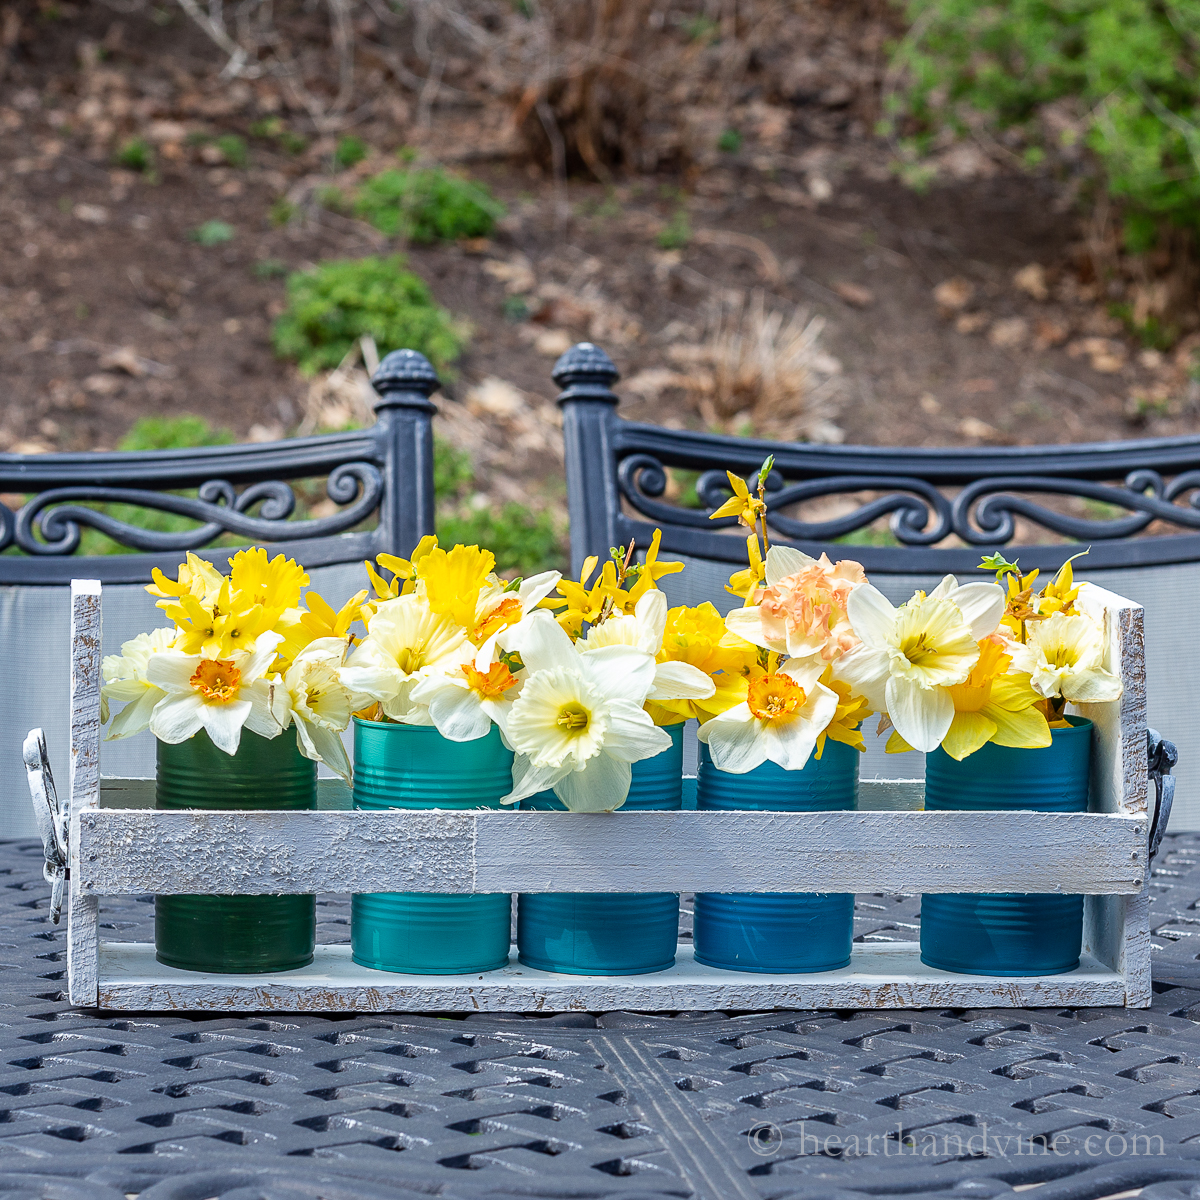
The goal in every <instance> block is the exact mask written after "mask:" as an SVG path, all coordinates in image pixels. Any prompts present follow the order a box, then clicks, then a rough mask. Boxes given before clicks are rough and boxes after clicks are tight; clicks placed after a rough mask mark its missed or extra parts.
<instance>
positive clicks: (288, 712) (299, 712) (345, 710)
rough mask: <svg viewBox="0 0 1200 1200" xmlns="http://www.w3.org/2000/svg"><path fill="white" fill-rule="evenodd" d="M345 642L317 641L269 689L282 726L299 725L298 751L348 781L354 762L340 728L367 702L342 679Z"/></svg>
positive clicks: (328, 638)
mask: <svg viewBox="0 0 1200 1200" xmlns="http://www.w3.org/2000/svg"><path fill="white" fill-rule="evenodd" d="M345 649H346V643H345V642H344V641H343V640H342V639H341V638H338V637H327V638H317V639H316V640H314V641H312V642H309V644H308V645H307V646H305V647H304V649H303V650H301V651H300V653H299V654H298V655H296V658H295V660H294V661H293V663H292V665H291V666H290V667H289V668H288V671H287V674H286V675H284V676H283V678H282V679H279V678H278V677H276V679H275V680H273V681H272V682H271V683H270V684H269V685H268V691H269V700H270V707H271V712H272V715H273V716H274V717H275V720H276V721H278V722H279V725H280V728H282V729H286V728H287V727H288V726H289V725H291V724H294V725H295V726H296V738H297V742H298V744H299V746H300V753H301V754H303V755H304V757H305V758H311V759H312V760H313V761H314V762H323V763H326V764H327V765H328V766H329V767H330V768H331V769H332V770H334V771H336V772H337V774H339V775H340V776H341V777H342V778H343V779H344V780H345V781H346V782H347V783H349V782H350V780H351V770H350V760H349V758H348V757H347V756H346V747H345V746H344V745H343V744H342V737H341V735H342V730H344V729H345V728H346V726H347V725H349V724H350V715H351V713H353V712H354V711H355V710H356V709H358V708H362V707H363V706H364V705H365V704H366V703H367V702H368V698H366V697H362V696H357V695H355V693H353V692H352V691H351V690H350V689H349V688H348V687H347V686H346V685H345V684H344V683H343V682H342V680H341V678H340V670H341V666H342V656H343V654H344V653H345Z"/></svg>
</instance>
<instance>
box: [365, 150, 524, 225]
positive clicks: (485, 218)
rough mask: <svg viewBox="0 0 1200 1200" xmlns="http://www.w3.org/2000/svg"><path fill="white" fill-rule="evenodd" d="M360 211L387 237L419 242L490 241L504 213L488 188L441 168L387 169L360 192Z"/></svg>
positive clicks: (366, 184) (502, 207)
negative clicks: (475, 238) (462, 239)
mask: <svg viewBox="0 0 1200 1200" xmlns="http://www.w3.org/2000/svg"><path fill="white" fill-rule="evenodd" d="M354 210H355V212H357V213H358V215H359V216H360V217H364V218H365V219H366V220H368V221H370V223H371V224H372V225H374V226H375V228H376V229H378V230H379V231H380V232H381V233H386V234H387V235H388V236H389V237H402V238H405V239H406V240H408V241H411V242H417V243H427V242H435V241H438V240H440V239H444V240H453V239H454V238H468V237H487V236H488V235H489V234H490V233H491V232H492V230H493V229H494V228H495V226H496V221H497V220H499V218H500V217H502V216H503V215H504V206H503V205H502V204H501V203H500V202H499V201H498V200H497V199H495V197H493V195H492V193H491V192H490V191H489V190H488V189H487V188H486V187H484V186H483V185H482V184H478V183H472V182H471V181H470V180H468V179H460V178H459V177H458V176H457V175H448V174H447V173H446V172H445V171H443V170H442V169H441V168H440V167H438V168H431V169H423V170H409V171H402V170H393V171H383V172H381V173H380V174H378V175H376V176H374V177H373V178H371V179H368V180H367V181H366V183H364V184H363V186H362V187H361V188H360V189H359V192H358V196H357V198H356V200H355V203H354Z"/></svg>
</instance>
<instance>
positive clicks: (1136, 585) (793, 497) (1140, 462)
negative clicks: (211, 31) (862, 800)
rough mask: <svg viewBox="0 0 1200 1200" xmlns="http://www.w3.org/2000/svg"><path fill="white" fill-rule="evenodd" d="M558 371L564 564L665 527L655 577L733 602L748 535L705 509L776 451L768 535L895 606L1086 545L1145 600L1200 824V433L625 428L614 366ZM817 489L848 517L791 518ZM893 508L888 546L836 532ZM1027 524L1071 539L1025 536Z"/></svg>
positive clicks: (1116, 580)
mask: <svg viewBox="0 0 1200 1200" xmlns="http://www.w3.org/2000/svg"><path fill="white" fill-rule="evenodd" d="M553 377H554V380H555V382H556V383H557V384H558V385H559V387H560V388H562V392H561V394H560V395H559V397H558V402H559V404H560V405H561V406H562V412H563V437H564V441H565V457H566V471H567V490H568V498H569V504H570V516H571V561H572V569H573V570H574V571H575V572H578V570H579V568H580V566H581V564H582V563H583V560H584V558H586V557H587V556H588V555H590V554H596V555H599V556H600V557H601V559H603V558H605V557H607V555H608V552H609V548H610V547H612V546H617V545H627V544H628V543H629V540H630V539H631V538H633V539H635V540H636V542H637V544H638V546H640V547H642V548H643V549H644V548H645V547H646V546H647V545H648V544H649V541H650V537H651V535H652V534H653V531H654V529H655V528H656V527H657V528H661V529H662V531H663V537H662V553H663V555H664V556H667V557H671V558H675V559H682V560H683V561H684V562H685V563H687V565H688V569H687V570H686V571H684V572H683V574H682V575H671V576H667V577H665V579H664V580H663V587H664V589H665V590H666V592H667V594H668V597H669V599H670V601H671V603H672V604H697V603H700V602H701V601H704V600H711V601H712V602H713V603H714V604H716V605H717V607H718V608H720V609H721V611H722V612H724V611H727V610H728V608H729V607H730V606H731V605H732V604H733V603H735V601H734V600H733V599H732V597H730V596H729V595H728V594H727V593H726V592H725V590H724V585H725V582H726V580H727V578H728V576H729V574H730V572H731V571H733V570H734V569H736V568H737V567H738V566H739V565H741V566H744V565H745V542H744V539H743V538H741V537H736V536H730V534H732V533H735V532H736V530H735V528H734V526H735V525H736V518H733V517H728V518H723V519H722V520H719V521H710V520H709V517H708V513H709V512H711V511H712V510H713V509H715V508H716V507H717V506H718V505H719V504H720V503H721V502H722V501H723V500H725V499H726V497H727V496H728V495H729V484H728V481H727V480H726V476H725V471H726V469H729V470H732V471H734V472H736V473H738V474H740V475H742V476H745V477H749V476H750V475H752V474H754V473H756V472H757V471H758V469H759V467H760V465H761V464H762V462H763V460H764V459H765V458H766V456H767V455H768V454H773V455H774V456H775V467H774V470H773V471H772V473H771V476H770V479H769V481H768V484H767V490H768V501H767V503H768V524H769V526H770V528H771V529H772V531H773V534H774V536H775V538H777V539H778V540H779V541H781V542H785V543H787V544H789V545H793V546H796V547H797V548H799V549H801V550H804V551H805V552H807V553H809V554H812V555H819V554H821V553H822V552H825V553H827V554H828V555H829V556H830V558H832V559H834V560H836V559H837V558H854V559H857V560H858V561H859V562H861V563H862V564H863V566H864V567H865V568H866V570H867V572H868V573H869V574H870V576H871V579H872V581H873V582H874V583H875V584H876V586H878V587H879V588H880V590H881V591H883V592H884V593H885V594H887V595H888V597H889V598H890V599H891V600H892V601H893V602H894V603H898V602H900V601H902V600H904V599H907V597H908V596H910V595H911V594H912V592H913V590H914V589H916V588H918V587H921V588H928V587H931V586H933V585H934V584H936V583H937V581H938V580H939V579H941V577H942V576H943V575H945V574H947V573H954V574H958V575H960V576H963V577H967V576H970V575H971V574H973V573H974V572H975V571H976V570H977V568H978V564H979V560H980V557H981V554H983V553H987V552H989V551H991V550H995V549H1001V548H1003V549H1004V552H1005V554H1006V555H1007V556H1008V557H1009V558H1013V557H1017V556H1019V558H1020V562H1021V566H1022V567H1023V568H1025V569H1027V570H1028V569H1030V568H1032V567H1035V566H1036V567H1041V568H1043V570H1047V569H1056V568H1057V567H1059V566H1060V565H1061V564H1062V563H1063V562H1064V561H1065V559H1067V558H1068V557H1069V556H1070V555H1072V554H1075V553H1077V552H1078V551H1079V550H1080V549H1083V548H1084V547H1086V546H1089V545H1090V546H1091V550H1090V552H1089V553H1088V555H1087V557H1086V558H1085V559H1082V560H1081V561H1080V562H1077V563H1076V570H1077V572H1078V573H1079V574H1080V575H1081V576H1082V577H1084V578H1088V579H1092V580H1094V581H1095V582H1096V583H1098V584H1101V585H1102V586H1104V587H1106V588H1109V589H1110V590H1112V591H1115V592H1118V593H1120V594H1122V595H1125V596H1128V597H1129V598H1130V599H1133V600H1136V601H1138V602H1139V603H1140V604H1142V605H1143V606H1144V607H1145V628H1146V662H1147V674H1148V676H1149V679H1150V681H1151V686H1150V688H1149V723H1150V725H1151V726H1154V727H1156V728H1157V729H1159V730H1161V731H1162V733H1163V735H1164V736H1166V737H1168V738H1171V739H1172V740H1173V741H1174V742H1175V743H1176V744H1177V745H1178V746H1179V749H1180V752H1181V754H1180V762H1181V769H1180V770H1179V771H1178V772H1177V775H1178V777H1179V780H1180V786H1179V789H1178V793H1177V799H1176V803H1175V810H1174V817H1173V818H1172V820H1173V828H1177V829H1197V828H1200V731H1196V729H1195V727H1196V722H1195V720H1194V716H1193V714H1194V713H1195V712H1196V710H1197V708H1198V707H1200V602H1198V599H1197V597H1198V595H1200V532H1197V531H1200V437H1198V436H1191V437H1177V438H1147V439H1145V440H1142V441H1127V442H1099V443H1090V444H1082V445H1065V446H1012V447H1007V446H1006V447H997V448H980V449H922V448H912V447H892V446H824V445H807V444H780V443H774V442H766V441H757V440H754V439H748V438H740V437H723V436H716V435H713V434H707V433H693V432H687V431H680V430H672V429H665V428H662V427H660V426H657V425H643V424H635V423H633V422H630V421H626V420H623V419H622V418H621V417H619V416H618V415H617V405H618V397H617V396H616V394H615V393H614V392H613V390H612V388H613V385H614V384H615V383H616V381H617V379H618V373H617V369H616V367H615V366H614V365H613V363H612V360H611V359H610V358H609V357H608V355H607V354H605V352H604V351H603V350H601V349H600V348H599V347H597V346H594V345H592V344H591V343H587V342H584V343H581V344H579V345H577V346H575V347H573V348H572V349H571V350H569V351H567V353H566V354H564V355H563V356H562V358H561V359H559V361H558V363H557V364H556V365H555V367H554V371H553ZM671 468H676V469H680V470H685V471H694V472H700V475H699V478H698V480H697V481H696V492H697V495H698V496H699V498H700V501H701V503H702V504H703V505H704V507H703V508H686V507H682V506H680V505H679V504H676V503H671V502H669V500H668V499H667V498H666V496H667V491H668V484H669V477H668V471H669V470H670V469H671ZM1047 496H1050V497H1062V498H1067V499H1068V500H1070V499H1071V498H1074V499H1075V500H1076V501H1082V502H1083V503H1084V504H1091V505H1094V506H1097V507H1096V508H1095V509H1094V510H1093V511H1094V513H1095V515H1088V514H1086V512H1085V514H1084V515H1077V514H1074V513H1072V512H1071V511H1069V505H1061V506H1060V507H1057V508H1056V507H1050V506H1048V505H1046V504H1045V503H1039V502H1038V499H1037V498H1038V497H1047ZM822 497H846V498H847V499H848V500H849V501H850V508H851V511H848V512H844V513H843V514H841V515H837V516H832V517H829V518H826V519H819V520H805V519H803V517H802V516H797V515H795V514H794V513H793V514H792V515H789V510H790V509H792V508H793V507H794V506H795V505H798V504H801V503H803V502H805V501H811V500H815V499H818V498H822ZM1100 506H1109V507H1107V508H1104V507H1100ZM1115 513H1116V514H1119V515H1113V514H1115ZM887 516H890V534H891V537H890V538H889V539H888V540H890V541H892V542H893V543H894V544H892V545H871V544H854V545H846V544H845V542H844V541H839V539H844V538H846V537H847V536H848V535H851V534H853V533H855V532H856V531H858V530H865V529H868V528H870V527H871V526H872V525H874V524H875V523H876V522H878V521H879V520H880V519H881V518H883V517H887ZM1018 520H1020V521H1021V522H1022V525H1021V526H1020V527H1019V526H1018ZM1019 528H1020V529H1021V531H1022V532H1023V531H1024V530H1033V529H1035V528H1036V529H1040V530H1044V531H1046V533H1049V534H1055V535H1058V536H1059V537H1061V538H1067V539H1071V540H1070V541H1060V542H1057V543H1054V544H1038V543H1031V544H1020V545H1018V544H1014V539H1015V538H1016V537H1017V535H1018V530H1019ZM871 724H872V725H873V722H872V723H871ZM915 757H916V756H915V755H902V756H889V757H888V758H887V759H884V757H883V754H882V746H879V745H874V746H869V750H868V757H867V760H866V762H865V763H864V772H866V773H868V774H874V773H876V772H878V773H880V775H881V776H891V777H896V776H906V777H916V776H918V775H919V774H920V773H921V772H920V764H919V762H915V761H913V760H914V759H915Z"/></svg>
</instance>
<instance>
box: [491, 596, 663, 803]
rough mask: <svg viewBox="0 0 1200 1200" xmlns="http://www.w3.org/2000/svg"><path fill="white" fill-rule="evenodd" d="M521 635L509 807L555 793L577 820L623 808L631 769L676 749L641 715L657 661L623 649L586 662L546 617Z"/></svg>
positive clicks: (535, 617)
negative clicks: (585, 814) (521, 675)
mask: <svg viewBox="0 0 1200 1200" xmlns="http://www.w3.org/2000/svg"><path fill="white" fill-rule="evenodd" d="M521 632H522V636H521V639H520V647H519V649H520V654H521V660H522V661H523V662H524V664H525V669H526V671H527V672H528V675H527V678H526V680H525V683H524V685H523V686H522V688H521V695H520V696H519V697H518V699H517V700H516V702H515V703H514V704H513V706H512V709H511V710H510V712H509V714H508V733H507V737H508V742H509V744H510V745H511V746H512V748H513V749H514V750H515V751H516V752H517V759H516V761H515V762H514V764H513V790H512V791H511V792H510V793H509V794H508V795H507V796H505V797H504V801H503V802H504V803H507V804H512V803H515V802H516V801H517V800H522V799H524V798H525V797H526V796H532V795H534V794H535V793H536V792H541V791H544V790H545V789H547V788H553V789H554V791H555V792H556V793H557V795H558V797H559V799H561V800H562V802H563V803H564V804H565V805H566V806H567V808H569V809H570V810H571V811H572V812H611V811H612V810H613V809H616V808H619V807H620V806H621V805H622V804H624V803H625V797H626V796H627V795H628V794H629V781H630V775H631V773H630V764H631V763H635V762H638V761H640V760H641V759H643V758H652V757H653V756H654V755H655V754H659V753H661V752H662V751H663V750H666V749H667V748H668V746H670V744H671V739H670V737H669V736H668V735H667V734H665V733H664V732H663V731H662V730H661V729H658V728H656V727H655V725H654V723H653V722H652V721H651V720H650V717H649V716H648V714H647V713H646V711H645V710H644V709H643V708H642V705H643V704H644V703H645V701H646V697H647V696H648V695H649V694H650V692H651V690H652V689H653V687H654V667H655V663H654V659H653V657H652V656H651V655H650V654H648V653H646V652H645V651H642V650H638V649H636V648H635V647H633V646H625V645H617V646H604V647H602V648H598V649H596V650H591V651H588V652H587V653H584V654H581V653H579V651H578V650H577V649H576V648H575V646H574V645H573V644H572V642H571V639H570V638H569V637H568V636H567V634H566V633H564V632H563V630H562V629H560V628H559V626H558V623H557V622H556V621H555V620H554V618H553V617H552V616H551V615H550V614H549V613H548V612H545V611H542V610H539V611H538V612H535V613H533V614H532V615H531V617H530V618H529V619H528V621H527V622H524V623H523V629H522V631H521Z"/></svg>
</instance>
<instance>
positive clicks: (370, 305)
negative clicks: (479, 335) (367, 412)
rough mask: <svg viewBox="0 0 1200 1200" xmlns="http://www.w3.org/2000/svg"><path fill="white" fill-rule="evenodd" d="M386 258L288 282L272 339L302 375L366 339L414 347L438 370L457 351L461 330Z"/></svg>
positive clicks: (327, 266) (396, 261)
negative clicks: (366, 336) (282, 307)
mask: <svg viewBox="0 0 1200 1200" xmlns="http://www.w3.org/2000/svg"><path fill="white" fill-rule="evenodd" d="M404 262H405V260H404V259H403V258H402V257H400V256H399V255H394V256H393V257H391V258H359V259H339V260H334V261H332V262H325V263H321V264H320V265H319V266H317V267H314V268H313V269H312V270H310V271H294V272H293V273H292V274H291V275H290V276H289V277H288V281H287V297H288V304H287V308H286V309H285V311H284V312H283V314H282V315H281V316H280V317H279V319H278V320H277V321H276V322H275V327H274V330H273V333H272V337H273V340H274V344H275V351H276V353H277V354H278V355H279V356H280V357H281V358H288V359H291V360H292V361H294V362H296V363H297V364H298V365H299V367H300V370H301V371H302V372H303V373H304V374H306V375H314V374H316V372H317V371H320V370H323V369H326V368H333V367H336V366H337V365H338V363H340V362H341V361H342V359H343V358H344V357H345V356H346V354H347V353H348V352H349V350H350V348H351V346H353V345H354V343H355V342H356V341H358V339H359V338H361V337H362V336H363V335H364V334H370V336H371V337H373V338H374V339H375V341H376V343H377V344H378V345H380V346H405V347H407V348H408V349H410V350H419V351H420V352H421V353H422V354H424V355H425V356H426V357H427V358H428V359H429V360H430V362H432V363H433V365H434V366H435V367H437V368H439V369H441V368H443V367H445V366H446V364H447V363H450V362H452V361H453V360H454V359H456V358H457V357H458V355H459V354H460V353H461V351H462V348H463V344H464V342H465V340H466V335H465V333H464V332H463V331H462V330H461V329H460V328H458V327H456V326H455V324H454V323H453V321H452V320H451V317H450V314H449V313H447V312H446V311H445V309H442V308H439V307H438V305H436V304H435V303H434V301H433V297H432V295H431V294H430V292H429V288H428V287H427V286H426V285H425V283H424V281H423V280H421V279H419V278H418V277H417V276H416V275H414V274H413V273H412V272H411V271H409V270H406V269H405V266H404Z"/></svg>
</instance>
